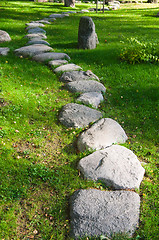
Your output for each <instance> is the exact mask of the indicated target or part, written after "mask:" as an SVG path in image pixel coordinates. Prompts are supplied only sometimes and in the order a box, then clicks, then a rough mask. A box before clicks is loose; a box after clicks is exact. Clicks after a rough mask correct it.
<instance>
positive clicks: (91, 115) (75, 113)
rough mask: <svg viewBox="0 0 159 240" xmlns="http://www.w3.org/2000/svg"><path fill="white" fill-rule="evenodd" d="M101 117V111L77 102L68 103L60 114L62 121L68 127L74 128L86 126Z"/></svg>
mask: <svg viewBox="0 0 159 240" xmlns="http://www.w3.org/2000/svg"><path fill="white" fill-rule="evenodd" d="M101 117H102V114H101V112H99V111H97V110H94V109H92V108H89V107H86V106H84V105H80V104H76V103H68V104H66V105H65V106H64V107H63V108H62V110H61V112H60V114H59V120H60V122H61V123H62V124H63V125H65V126H66V127H72V128H83V127H86V126H88V125H89V123H91V122H95V121H97V120H98V119H99V118H101Z"/></svg>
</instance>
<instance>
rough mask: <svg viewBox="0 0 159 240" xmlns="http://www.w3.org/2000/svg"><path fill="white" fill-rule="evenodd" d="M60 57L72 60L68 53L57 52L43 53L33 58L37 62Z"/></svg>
mask: <svg viewBox="0 0 159 240" xmlns="http://www.w3.org/2000/svg"><path fill="white" fill-rule="evenodd" d="M60 59H68V60H70V57H69V56H68V55H67V54H66V53H55V52H50V53H42V54H38V55H36V56H34V57H33V60H35V61H37V62H45V61H49V60H60Z"/></svg>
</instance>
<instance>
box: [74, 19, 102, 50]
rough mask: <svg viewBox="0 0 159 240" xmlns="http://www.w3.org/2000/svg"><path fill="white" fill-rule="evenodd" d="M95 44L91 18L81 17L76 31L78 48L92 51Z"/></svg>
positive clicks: (96, 39)
mask: <svg viewBox="0 0 159 240" xmlns="http://www.w3.org/2000/svg"><path fill="white" fill-rule="evenodd" d="M97 43H98V38H97V34H96V32H95V24H94V22H93V20H92V18H91V17H82V18H81V19H80V23H79V30H78V47H79V48H83V49H94V48H96V44H97Z"/></svg>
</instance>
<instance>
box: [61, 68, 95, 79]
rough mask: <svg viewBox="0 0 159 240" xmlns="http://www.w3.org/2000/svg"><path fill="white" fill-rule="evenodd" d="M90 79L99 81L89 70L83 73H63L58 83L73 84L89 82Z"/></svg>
mask: <svg viewBox="0 0 159 240" xmlns="http://www.w3.org/2000/svg"><path fill="white" fill-rule="evenodd" d="M91 79H94V80H97V81H99V78H98V77H97V76H96V75H95V74H94V73H92V72H91V71H90V70H88V71H86V72H84V71H72V72H64V73H63V74H62V75H61V77H60V81H62V82H74V81H81V80H91Z"/></svg>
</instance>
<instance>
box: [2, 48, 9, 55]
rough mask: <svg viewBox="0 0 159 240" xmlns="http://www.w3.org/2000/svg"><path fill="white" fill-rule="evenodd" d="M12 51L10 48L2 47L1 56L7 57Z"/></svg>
mask: <svg viewBox="0 0 159 240" xmlns="http://www.w3.org/2000/svg"><path fill="white" fill-rule="evenodd" d="M9 51H10V48H8V47H0V55H2V56H7V55H8V53H9Z"/></svg>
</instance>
